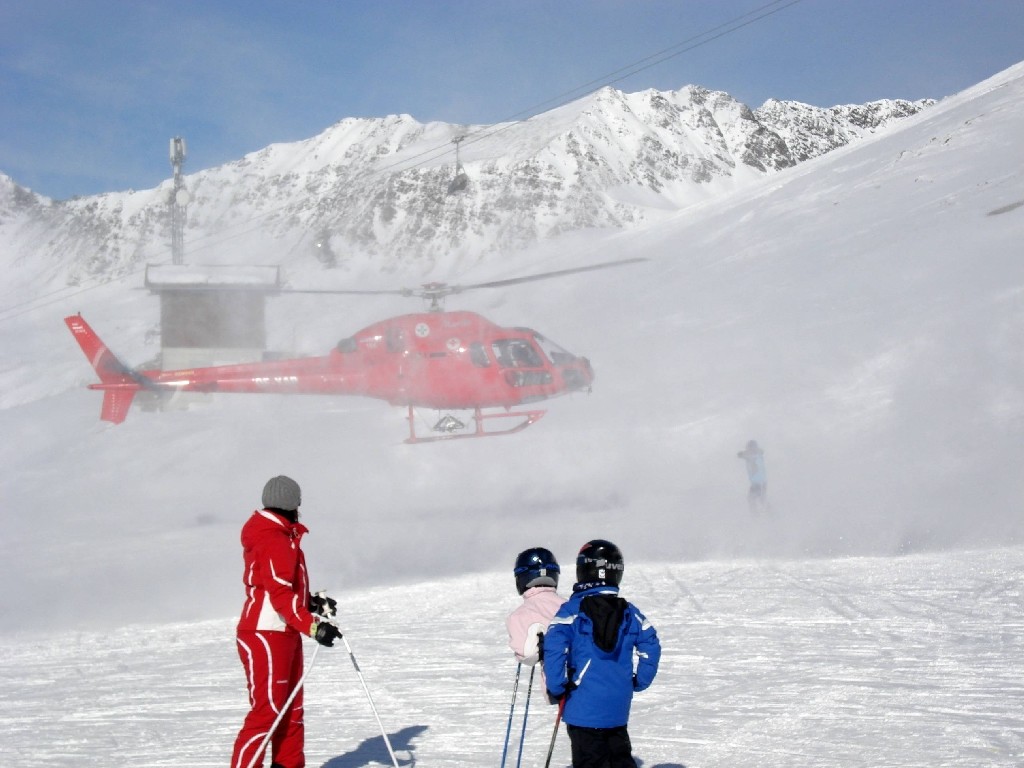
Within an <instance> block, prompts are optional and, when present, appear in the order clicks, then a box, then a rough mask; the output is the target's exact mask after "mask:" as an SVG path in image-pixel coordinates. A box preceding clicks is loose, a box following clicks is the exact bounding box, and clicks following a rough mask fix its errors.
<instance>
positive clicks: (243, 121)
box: [0, 0, 1024, 199]
mask: <svg viewBox="0 0 1024 768" xmlns="http://www.w3.org/2000/svg"><path fill="white" fill-rule="evenodd" d="M759 9H760V10H759ZM758 16H764V18H761V19H759V20H757V19H756V17H758ZM746 22H749V23H746ZM740 24H745V26H739V25H740ZM722 25H725V26H724V27H723V26H722ZM716 29H717V30H718V32H716V33H714V34H718V33H720V32H726V34H724V35H722V36H721V37H718V38H717V39H711V40H709V37H710V36H709V35H705V36H703V37H700V36H701V35H702V34H703V33H707V32H709V31H711V30H716ZM730 30H732V31H730ZM687 41H690V42H689V43H688V42H687ZM694 43H702V44H700V45H697V46H696V47H693V44H694ZM686 48H690V50H684V49H686ZM665 51H670V52H674V51H680V53H679V55H676V56H673V57H671V58H668V59H667V60H664V61H661V62H660V63H659V62H656V60H652V59H650V57H652V56H655V55H656V54H659V53H661V52H665ZM656 58H657V57H656ZM1022 59H1024V2H1021V0H777V2H774V3H773V2H770V0H714V1H712V0H701V1H700V2H696V1H692V0H515V1H512V0H506V1H503V2H499V1H498V0H494V1H493V2H492V1H490V0H452V1H451V2H446V1H443V0H402V1H399V0H373V2H370V1H369V0H364V1H363V2H358V1H357V0H306V1H305V2H282V1H281V0H277V1H276V2H270V1H269V0H216V1H213V0H206V2H199V1H197V0H179V1H178V2H174V3H169V2H158V1H157V0H151V1H150V0H36V1H35V2H32V3H26V2H22V1H21V0H0V104H2V112H0V114H2V122H0V125H2V129H0V172H2V173H5V174H7V175H8V176H10V177H12V178H13V179H14V180H15V181H16V182H17V183H19V184H21V185H23V186H27V187H29V188H31V189H33V190H34V191H36V192H39V193H40V194H44V195H47V196H49V197H53V198H56V199H66V198H68V197H71V196H74V195H90V194H96V193H100V192H107V191H117V190H125V189H147V188H150V187H154V186H156V185H157V184H158V183H160V181H161V180H163V179H165V178H168V177H169V176H170V175H171V167H170V164H169V161H168V142H169V139H170V138H171V137H173V136H179V135H180V136H183V137H184V138H185V139H186V141H187V143H188V149H189V156H188V160H187V162H186V165H185V172H186V173H192V172H195V171H197V170H200V169H203V168H208V167H213V166H216V165H220V164H222V163H226V162H230V161H232V160H235V159H238V158H240V157H241V156H242V155H244V154H246V153H248V152H253V151H256V150H259V149H261V148H263V147H265V146H267V145H268V144H272V143H276V142H289V141H297V140H301V139H305V138H309V137H311V136H315V135H316V134H318V133H320V132H321V131H323V130H324V129H326V128H327V127H328V126H330V125H332V124H333V123H335V122H337V121H339V120H341V119H343V118H345V117H379V116H383V115H387V114H394V113H408V114H411V115H412V116H413V117H415V118H416V119H417V120H420V121H422V122H427V121H431V120H441V121H445V122H451V123H467V124H488V123H494V122H498V121H501V120H506V119H510V118H517V119H522V118H525V117H528V116H529V115H530V114H533V113H534V112H538V111H544V110H546V109H550V108H552V107H554V106H556V105H557V104H559V103H561V102H562V101H565V100H568V99H569V98H570V97H572V98H575V97H578V96H581V95H583V94H584V93H586V92H587V91H589V90H593V89H594V88H597V87H599V86H600V85H603V84H606V83H612V84H614V86H615V87H617V88H620V89H622V90H625V91H639V90H643V89H646V88H657V89H661V90H671V89H676V88H679V87H682V86H684V85H687V84H691V83H693V84H698V85H703V86H706V87H708V88H712V89H715V90H723V91H727V92H728V93H730V94H732V95H733V96H735V97H736V98H738V99H739V100H741V101H743V102H745V103H747V104H749V105H750V106H752V107H756V106H758V105H760V104H761V103H762V102H763V101H764V100H765V99H767V98H773V97H774V98H781V99H794V100H798V101H803V102H807V103H810V104H815V105H818V106H831V105H833V104H847V103H860V102H864V101H869V100H872V99H880V98H908V99H917V98H925V97H932V98H941V97H943V96H947V95H950V94H952V93H955V92H956V91H958V90H961V89H963V88H965V87H968V86H970V85H973V84H974V83H976V82H978V81H980V80H982V79H984V78H986V77H988V76H990V75H993V74H995V73H996V72H998V71H1000V70H1002V69H1005V68H1006V67H1008V66H1010V65H1012V64H1015V63H1017V62H1018V61H1020V60H1022ZM641 62H643V63H644V64H651V66H648V67H646V68H645V69H642V71H638V72H636V73H635V74H631V75H629V76H626V77H623V76H622V75H623V74H625V73H624V72H623V70H624V69H625V71H626V72H631V71H633V70H634V69H637V67H633V66H632V65H634V64H638V63H641Z"/></svg>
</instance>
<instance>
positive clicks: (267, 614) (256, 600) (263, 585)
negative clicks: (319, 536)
mask: <svg viewBox="0 0 1024 768" xmlns="http://www.w3.org/2000/svg"><path fill="white" fill-rule="evenodd" d="M306 533H309V529H308V528H306V526H304V525H303V524H302V523H291V522H289V521H288V520H286V519H285V518H283V517H281V516H280V515H277V514H274V513H273V512H271V511H270V510H268V509H258V510H256V511H255V512H253V513H252V517H250V518H249V520H248V521H247V522H246V523H245V525H244V526H242V559H243V560H244V562H245V572H244V573H243V574H242V581H243V582H244V583H245V597H246V599H245V606H244V607H243V608H242V618H241V619H239V621H238V631H240V632H241V631H244V630H270V631H277V632H301V633H302V634H304V635H309V632H310V628H311V627H312V626H313V623H314V619H313V614H311V613H310V612H309V576H308V574H307V573H306V558H305V556H304V555H303V554H302V547H301V546H300V544H301V541H302V537H303V535H305V534H306Z"/></svg>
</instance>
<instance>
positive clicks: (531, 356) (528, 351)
mask: <svg viewBox="0 0 1024 768" xmlns="http://www.w3.org/2000/svg"><path fill="white" fill-rule="evenodd" d="M491 348H492V349H493V350H494V356H495V358H497V360H498V365H500V366H501V367H502V368H543V367H544V361H543V360H542V359H541V357H540V355H539V354H538V353H537V350H536V349H534V347H533V345H532V344H531V343H530V342H529V341H527V340H526V339H498V340H497V341H495V342H493V343H492V344H491Z"/></svg>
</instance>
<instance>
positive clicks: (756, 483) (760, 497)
mask: <svg viewBox="0 0 1024 768" xmlns="http://www.w3.org/2000/svg"><path fill="white" fill-rule="evenodd" d="M736 456H737V457H739V458H741V459H743V460H744V461H745V462H746V464H747V477H748V478H749V479H750V490H749V491H748V492H747V503H748V504H749V505H750V511H751V512H754V513H757V512H764V511H766V510H767V509H768V474H767V472H766V471H765V468H764V451H762V450H761V446H759V445H758V444H757V440H750V441H749V442H748V443H747V447H746V448H744V449H743V450H742V451H740V452H739V453H737V454H736Z"/></svg>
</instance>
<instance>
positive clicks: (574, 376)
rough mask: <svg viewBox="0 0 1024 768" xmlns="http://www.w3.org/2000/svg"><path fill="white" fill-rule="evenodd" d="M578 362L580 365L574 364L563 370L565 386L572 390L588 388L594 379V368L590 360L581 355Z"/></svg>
mask: <svg viewBox="0 0 1024 768" xmlns="http://www.w3.org/2000/svg"><path fill="white" fill-rule="evenodd" d="M578 363H579V365H578V366H577V365H574V366H572V367H571V368H565V369H564V370H563V371H562V376H563V378H564V379H565V386H566V388H567V389H569V390H572V391H575V390H578V389H587V388H588V387H590V385H591V383H593V381H594V368H593V366H591V365H590V361H589V360H588V359H587V358H585V357H581V358H579V360H578Z"/></svg>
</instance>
